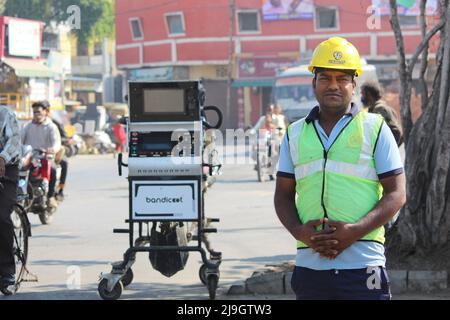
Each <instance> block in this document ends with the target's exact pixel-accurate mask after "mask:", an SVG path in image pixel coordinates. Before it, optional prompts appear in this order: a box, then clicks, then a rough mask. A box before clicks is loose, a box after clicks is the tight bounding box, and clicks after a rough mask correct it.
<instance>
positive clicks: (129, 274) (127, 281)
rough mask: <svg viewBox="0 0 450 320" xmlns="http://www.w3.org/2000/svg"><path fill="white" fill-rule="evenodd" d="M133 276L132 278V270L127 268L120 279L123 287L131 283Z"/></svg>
mask: <svg viewBox="0 0 450 320" xmlns="http://www.w3.org/2000/svg"><path fill="white" fill-rule="evenodd" d="M133 278H134V274H133V270H131V268H130V269H128V270H127V272H126V273H125V275H124V276H123V277H122V279H120V281H121V282H122V285H123V287H124V288H125V287H127V286H129V285H130V284H131V282H133Z"/></svg>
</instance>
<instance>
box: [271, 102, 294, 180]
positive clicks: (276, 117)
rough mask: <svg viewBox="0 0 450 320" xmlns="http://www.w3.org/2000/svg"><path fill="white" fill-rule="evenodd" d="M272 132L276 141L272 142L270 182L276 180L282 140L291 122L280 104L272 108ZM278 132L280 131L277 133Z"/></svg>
mask: <svg viewBox="0 0 450 320" xmlns="http://www.w3.org/2000/svg"><path fill="white" fill-rule="evenodd" d="M268 125H269V126H270V128H271V131H272V136H273V137H274V139H273V140H272V154H271V157H270V158H271V159H270V163H271V166H270V170H269V178H270V180H275V177H274V176H275V173H276V164H277V163H278V156H279V149H280V144H281V140H282V138H283V136H284V134H285V133H286V128H287V127H288V125H289V122H288V120H287V118H286V116H285V115H284V114H283V111H282V109H281V106H280V105H279V104H275V105H274V106H273V108H272V114H271V117H270V122H269V124H268ZM277 130H279V131H278V132H277Z"/></svg>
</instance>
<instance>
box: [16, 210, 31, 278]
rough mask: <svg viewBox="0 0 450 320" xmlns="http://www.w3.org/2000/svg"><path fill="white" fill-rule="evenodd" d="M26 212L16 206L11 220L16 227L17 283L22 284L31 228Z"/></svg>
mask: <svg viewBox="0 0 450 320" xmlns="http://www.w3.org/2000/svg"><path fill="white" fill-rule="evenodd" d="M26 214H27V213H26V212H25V210H23V208H22V207H20V206H19V205H14V206H13V210H12V212H11V220H12V223H13V226H14V249H13V250H14V257H15V261H16V279H17V280H16V282H17V283H20V282H21V280H22V277H23V275H24V273H25V267H26V264H27V258H28V237H29V236H30V226H29V222H28V219H27V216H26Z"/></svg>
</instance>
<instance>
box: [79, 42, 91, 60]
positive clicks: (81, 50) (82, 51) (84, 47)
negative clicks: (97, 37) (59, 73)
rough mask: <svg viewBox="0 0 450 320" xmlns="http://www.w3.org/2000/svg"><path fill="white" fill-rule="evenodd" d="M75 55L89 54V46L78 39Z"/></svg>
mask: <svg viewBox="0 0 450 320" xmlns="http://www.w3.org/2000/svg"><path fill="white" fill-rule="evenodd" d="M77 55H78V56H79V57H81V56H88V55H89V48H88V46H87V45H86V43H84V42H81V41H78V42H77Z"/></svg>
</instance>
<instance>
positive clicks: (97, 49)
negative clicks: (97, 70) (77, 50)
mask: <svg viewBox="0 0 450 320" xmlns="http://www.w3.org/2000/svg"><path fill="white" fill-rule="evenodd" d="M102 54H103V43H101V42H96V43H95V44H94V56H101V55H102Z"/></svg>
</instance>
